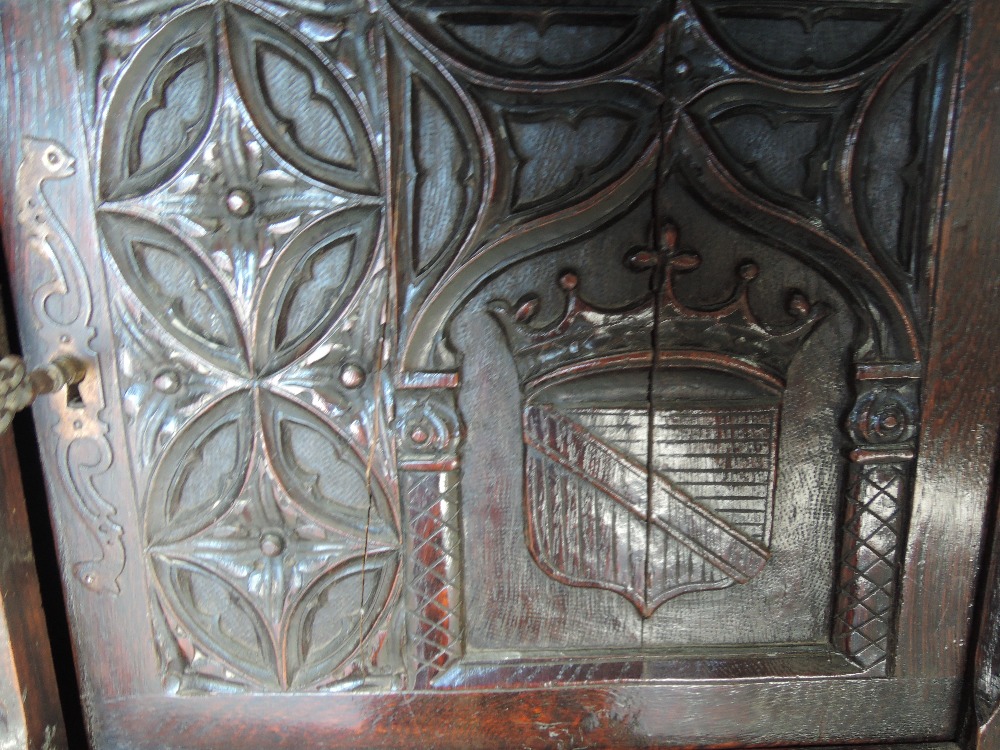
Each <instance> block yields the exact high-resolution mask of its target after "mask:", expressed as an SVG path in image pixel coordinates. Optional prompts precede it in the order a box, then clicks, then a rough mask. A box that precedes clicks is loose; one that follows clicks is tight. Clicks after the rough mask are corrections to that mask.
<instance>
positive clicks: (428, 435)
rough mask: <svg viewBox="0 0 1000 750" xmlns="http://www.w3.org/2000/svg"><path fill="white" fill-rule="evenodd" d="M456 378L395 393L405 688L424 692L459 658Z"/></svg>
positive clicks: (422, 378)
mask: <svg viewBox="0 0 1000 750" xmlns="http://www.w3.org/2000/svg"><path fill="white" fill-rule="evenodd" d="M457 389H458V376H457V375H455V374H450V373H449V374H439V373H427V374H411V375H409V376H407V377H406V378H405V379H404V381H403V382H402V383H401V385H400V388H399V390H398V391H397V401H396V425H397V430H398V435H399V443H398V445H399V482H400V491H401V495H402V499H403V508H404V512H405V514H406V523H407V529H408V532H409V533H408V539H407V560H408V561H409V563H408V564H409V568H408V571H407V576H408V577H407V611H408V621H407V635H408V641H409V647H410V674H411V686H412V687H414V688H426V687H429V686H430V684H431V683H432V681H433V680H434V678H435V677H436V676H437V675H439V674H441V673H442V672H443V671H445V670H446V669H447V668H448V665H449V664H451V662H452V661H454V660H455V659H456V658H457V657H459V656H461V653H462V611H461V596H462V580H461V579H462V550H461V537H462V529H461V516H460V509H459V471H458V468H459V455H458V450H459V445H460V443H461V434H462V425H461V421H460V419H459V416H458V399H457V395H458V390H457Z"/></svg>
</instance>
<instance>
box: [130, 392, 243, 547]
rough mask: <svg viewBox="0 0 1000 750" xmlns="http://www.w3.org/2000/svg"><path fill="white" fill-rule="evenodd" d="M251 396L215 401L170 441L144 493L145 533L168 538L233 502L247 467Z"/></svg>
mask: <svg viewBox="0 0 1000 750" xmlns="http://www.w3.org/2000/svg"><path fill="white" fill-rule="evenodd" d="M252 408H253V399H252V398H251V396H250V394H249V393H247V392H246V391H240V392H237V393H234V394H231V395H229V396H227V397H225V398H223V399H222V400H221V401H218V402H217V403H215V404H214V405H212V406H211V407H209V409H208V410H207V411H205V412H203V413H202V414H201V415H200V416H199V417H197V418H195V419H194V420H192V421H191V422H190V423H189V424H188V425H186V426H185V427H184V428H183V429H182V430H181V432H180V433H179V434H178V435H177V437H176V438H174V440H173V441H172V442H171V443H170V444H169V445H168V447H167V449H166V450H165V451H164V453H163V457H162V458H161V459H160V462H159V464H157V467H156V469H155V471H154V472H153V476H152V479H151V480H150V483H149V491H148V493H147V501H146V502H147V511H146V519H147V521H146V523H147V536H148V538H149V539H150V541H151V542H156V543H160V544H165V543H170V542H172V541H175V540H178V539H182V538H185V537H188V536H191V535H192V534H194V533H196V532H197V531H198V530H199V529H203V528H206V527H208V526H210V525H211V524H212V523H214V522H215V521H216V520H217V519H219V518H220V517H221V516H222V515H223V514H224V513H225V512H226V510H227V509H228V508H229V507H230V506H231V505H232V504H233V503H234V502H236V500H237V498H238V497H239V494H240V492H241V490H242V488H243V486H244V484H245V482H246V480H247V476H248V472H249V470H250V465H251V458H252V451H251V441H252V439H253V434H254V429H253V417H252Z"/></svg>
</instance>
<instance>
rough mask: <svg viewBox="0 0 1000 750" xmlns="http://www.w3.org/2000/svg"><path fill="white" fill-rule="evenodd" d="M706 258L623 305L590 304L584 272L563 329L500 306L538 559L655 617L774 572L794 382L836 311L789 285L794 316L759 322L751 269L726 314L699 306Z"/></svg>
mask: <svg viewBox="0 0 1000 750" xmlns="http://www.w3.org/2000/svg"><path fill="white" fill-rule="evenodd" d="M668 234H669V235H671V236H670V237H668V241H669V244H673V243H675V242H676V233H674V232H672V231H668ZM638 260H639V261H641V260H642V259H638ZM699 263H700V258H699V256H698V255H696V254H694V253H689V252H686V253H681V252H676V251H675V252H673V253H672V254H670V255H668V256H667V257H666V261H665V265H666V268H665V270H664V273H663V277H662V284H661V285H660V290H659V292H658V293H655V294H654V293H651V294H650V295H649V297H648V298H647V299H645V300H642V301H641V302H640V303H638V304H637V305H633V306H631V307H628V308H624V309H619V310H604V309H599V308H597V307H596V306H594V305H592V304H590V303H588V302H587V301H585V300H584V299H582V298H581V296H580V295H579V294H578V290H577V286H578V283H579V279H578V278H577V274H576V273H575V272H573V271H565V272H563V273H562V274H561V275H560V276H559V279H558V283H559V285H560V287H561V288H562V290H563V292H564V294H565V295H566V306H565V311H564V313H563V314H562V316H561V317H559V318H558V319H556V320H554V321H548V322H547V323H545V324H541V325H540V324H537V323H535V322H534V320H533V319H534V317H535V314H536V312H537V307H538V305H537V300H536V299H534V298H532V297H528V298H523V299H522V300H520V301H519V302H518V303H517V304H516V305H508V304H505V303H502V302H500V303H496V304H495V305H494V315H495V317H496V318H497V320H499V321H500V322H501V324H502V325H503V327H504V329H505V333H506V336H507V340H508V342H509V344H510V346H511V349H512V352H513V354H514V357H515V361H516V363H517V366H518V370H519V372H520V374H521V376H522V378H523V382H524V383H525V387H526V390H525V401H524V408H523V414H522V426H523V436H524V446H525V459H524V504H525V519H526V541H527V544H528V547H529V550H530V551H531V554H532V556H533V557H534V559H535V561H536V563H537V564H538V565H539V567H540V568H541V569H542V570H544V571H545V572H546V573H547V574H548V575H549V576H551V577H552V578H554V579H556V580H558V581H560V582H562V583H565V584H568V585H572V586H580V587H588V588H600V589H606V590H609V591H613V592H616V593H618V594H620V595H621V596H623V597H625V598H626V599H628V600H629V601H630V602H631V603H632V604H633V605H635V607H636V609H637V610H638V611H639V613H640V614H641V615H642V616H643V617H649V616H651V615H652V614H653V613H654V612H655V611H656V610H657V608H659V607H660V606H661V605H662V604H663V603H664V602H666V601H668V600H669V599H672V598H673V597H676V596H679V595H681V594H685V593H689V592H693V591H699V590H706V589H720V588H725V587H727V586H731V585H733V584H741V583H746V582H747V581H749V580H751V579H752V578H754V577H755V576H757V575H758V574H760V573H761V571H763V570H764V568H765V566H766V565H767V562H768V559H769V557H770V552H769V549H768V545H769V543H770V534H771V521H772V511H773V507H774V489H775V482H776V471H777V446H778V428H779V421H780V412H781V397H782V392H783V389H784V375H785V371H786V370H787V367H788V365H789V363H790V362H791V360H792V358H793V357H794V355H795V353H796V351H797V350H798V348H799V347H800V346H801V344H802V343H803V341H804V340H805V338H806V336H808V335H809V333H810V332H811V331H812V330H813V329H814V327H815V325H816V324H817V323H818V322H819V320H820V319H821V318H822V317H823V316H824V315H825V313H826V308H825V306H824V305H823V304H817V305H814V304H812V303H810V302H809V301H808V300H807V299H806V298H805V297H804V296H803V295H801V294H799V293H797V292H795V291H794V290H790V291H789V293H788V300H789V303H788V312H789V314H790V315H791V316H792V318H793V320H794V322H793V323H792V324H790V325H787V326H784V327H780V328H775V327H772V326H769V325H766V324H764V323H762V322H761V321H760V320H759V319H758V318H757V317H756V316H755V315H754V313H753V311H752V310H751V308H750V304H749V299H748V293H749V289H750V287H751V285H752V284H753V282H754V280H755V279H756V278H757V276H758V274H759V269H758V267H757V265H756V264H755V263H753V262H752V261H746V262H745V263H743V264H741V265H740V267H739V268H737V269H736V272H735V289H734V291H733V293H732V295H731V296H730V298H729V299H728V301H726V302H725V303H724V304H721V305H718V306H716V307H713V308H712V309H695V308H692V307H689V306H687V305H685V304H684V303H682V302H681V301H680V299H679V298H678V296H677V295H676V294H675V282H676V280H677V277H678V276H679V275H681V274H683V273H685V272H686V271H690V270H693V269H694V268H696V267H697V266H698V265H699ZM651 331H655V333H656V336H655V339H656V341H657V345H656V346H654V347H652V348H650V347H649V341H650V332H651ZM706 344H708V345H709V347H710V348H707V347H706Z"/></svg>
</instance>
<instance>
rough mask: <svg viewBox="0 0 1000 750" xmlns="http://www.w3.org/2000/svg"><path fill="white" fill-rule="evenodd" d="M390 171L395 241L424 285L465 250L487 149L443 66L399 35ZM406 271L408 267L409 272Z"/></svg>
mask: <svg viewBox="0 0 1000 750" xmlns="http://www.w3.org/2000/svg"><path fill="white" fill-rule="evenodd" d="M387 42H388V44H387V47H388V51H387V56H388V61H389V67H388V74H389V75H388V79H389V90H390V96H391V97H393V98H394V99H396V100H398V101H399V106H397V107H393V108H391V109H390V112H389V116H390V133H391V137H392V145H393V148H392V152H391V153H392V167H393V169H394V171H395V172H396V173H397V174H399V175H403V176H405V179H398V180H395V181H394V189H395V191H396V196H395V199H396V200H395V206H396V210H397V212H398V220H397V222H396V232H395V242H396V244H397V246H398V247H399V252H400V254H401V256H402V257H404V258H407V260H408V261H409V263H408V265H409V267H410V269H412V270H411V271H410V273H411V274H412V277H413V278H414V279H415V280H418V283H420V284H426V283H429V282H430V281H432V280H433V279H434V278H437V277H439V276H440V274H441V273H443V272H444V270H445V268H447V267H448V264H449V263H450V261H451V260H452V259H453V258H454V257H455V255H456V254H457V253H458V252H459V251H460V249H461V246H462V244H463V243H464V242H465V241H466V240H467V238H468V237H469V235H470V233H472V232H474V231H475V229H474V227H475V224H476V219H477V217H478V216H480V215H481V212H482V208H483V203H484V202H487V201H488V198H487V197H486V195H485V194H486V192H487V191H488V189H489V188H488V186H487V185H486V184H485V183H486V182H488V179H487V178H486V174H488V173H489V172H490V170H491V169H492V167H493V164H492V161H491V154H490V149H489V148H488V147H485V145H484V144H483V142H482V141H483V137H484V136H483V134H482V133H481V131H480V130H479V129H477V127H476V124H477V120H478V121H479V122H481V120H482V117H481V114H480V113H478V112H476V111H475V110H474V109H473V107H474V105H473V104H472V102H471V101H470V100H469V99H468V97H467V96H464V95H463V94H462V93H461V90H460V89H459V88H458V84H457V83H456V82H455V80H454V79H453V78H451V77H450V75H449V74H448V73H446V72H445V71H444V70H443V69H442V68H441V67H440V66H439V65H438V64H436V63H435V62H433V61H432V60H430V59H428V57H426V54H427V53H426V51H423V50H418V49H417V48H416V47H414V46H413V45H411V44H410V43H409V42H408V41H407V40H405V39H404V38H403V36H402V35H399V34H395V33H389V34H388V35H387ZM410 269H407V270H410Z"/></svg>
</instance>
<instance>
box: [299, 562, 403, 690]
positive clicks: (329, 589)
mask: <svg viewBox="0 0 1000 750" xmlns="http://www.w3.org/2000/svg"><path fill="white" fill-rule="evenodd" d="M398 565H399V559H398V556H397V555H396V554H395V553H392V552H384V553H379V554H371V555H367V556H366V557H364V558H362V559H358V558H355V559H353V560H350V561H349V562H347V563H345V564H343V565H341V566H339V567H337V568H335V569H333V570H331V571H330V572H329V573H327V574H326V575H325V576H323V577H322V578H320V579H319V580H317V581H316V582H315V583H314V584H313V585H312V586H311V587H310V588H309V590H308V591H307V592H306V593H305V594H304V595H303V596H302V598H301V599H300V600H299V602H298V604H297V605H296V607H295V609H294V610H293V611H292V613H291V614H290V615H289V618H288V631H287V642H286V644H285V652H286V654H287V659H288V667H287V668H288V682H289V686H290V687H291V688H292V689H293V690H294V689H296V688H302V687H307V686H313V685H316V684H321V683H322V682H323V681H324V679H326V680H329V679H330V678H331V677H334V678H336V677H339V676H340V675H341V673H342V668H343V666H344V664H345V662H346V661H347V660H348V659H349V658H350V657H351V656H352V655H353V654H354V653H355V652H356V651H357V650H358V648H359V647H360V646H361V643H362V641H363V640H364V638H365V637H367V635H368V634H369V633H370V632H371V629H372V628H373V626H374V625H375V623H376V621H377V620H378V619H379V616H380V615H381V614H382V612H383V611H384V609H385V605H386V602H387V601H388V599H389V597H390V595H391V594H392V589H393V584H394V583H395V580H396V575H397V571H398Z"/></svg>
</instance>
